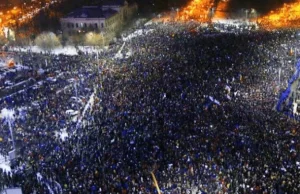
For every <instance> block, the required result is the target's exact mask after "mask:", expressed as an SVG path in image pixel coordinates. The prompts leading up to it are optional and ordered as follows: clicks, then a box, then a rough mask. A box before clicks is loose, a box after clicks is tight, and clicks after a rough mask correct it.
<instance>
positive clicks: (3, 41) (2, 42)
mask: <svg viewBox="0 0 300 194" xmlns="http://www.w3.org/2000/svg"><path fill="white" fill-rule="evenodd" d="M7 43H8V40H7V39H6V38H5V36H4V35H3V34H0V46H1V47H2V46H4V45H5V44H7Z"/></svg>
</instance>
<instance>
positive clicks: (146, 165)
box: [0, 22, 300, 194]
mask: <svg viewBox="0 0 300 194" xmlns="http://www.w3.org/2000/svg"><path fill="white" fill-rule="evenodd" d="M220 28H223V29H224V32H222V33H221V32H219V31H218V30H212V29H210V28H207V27H199V26H198V25H197V24H196V23H192V22H191V23H184V24H180V23H169V24H161V23H157V24H150V25H147V26H145V27H144V28H143V29H142V31H143V34H142V35H140V36H136V37H133V38H131V39H129V40H126V42H125V44H124V43H123V41H122V40H120V41H119V42H117V43H116V44H115V45H114V46H113V48H111V49H110V50H108V51H106V52H103V53H98V54H97V55H96V54H95V55H89V56H87V55H83V56H73V57H71V56H64V55H60V56H54V55H50V56H47V57H48V59H49V64H48V66H47V67H46V66H43V68H44V69H45V73H44V74H43V75H41V76H40V78H39V80H40V81H39V82H38V83H37V84H35V85H33V86H32V87H30V88H26V89H24V92H21V93H19V94H14V95H11V96H9V97H6V98H4V99H2V102H1V105H0V106H1V109H2V108H14V109H15V110H18V108H20V107H23V108H22V109H20V110H19V111H16V113H15V121H14V124H13V128H14V131H15V141H16V146H17V149H18V150H19V151H18V153H19V154H18V156H19V157H18V159H17V160H16V161H15V163H14V166H12V167H13V170H12V175H9V174H7V173H4V172H1V177H3V178H1V179H0V183H1V184H0V186H1V187H0V188H4V187H15V186H21V187H22V189H23V192H24V193H33V192H34V191H35V192H37V193H72V194H76V193H93V194H94V193H157V191H156V188H155V187H154V184H153V180H152V177H151V174H150V172H153V173H154V174H155V176H156V179H157V181H158V185H159V186H160V189H161V190H162V191H164V192H165V193H189V192H198V193H278V194H281V193H290V194H293V193H295V194H296V193H299V192H300V185H299V182H300V180H299V177H300V170H299V169H300V163H299V162H300V157H299V151H300V150H299V149H300V144H299V142H298V140H299V130H300V129H299V125H298V124H297V122H296V121H295V120H294V119H292V118H289V117H287V116H286V115H285V114H282V113H281V112H277V111H276V110H275V109H274V106H276V104H277V103H278V100H279V98H280V94H281V92H282V91H283V90H284V89H286V88H287V86H288V81H289V79H290V77H291V76H292V75H293V73H294V71H295V65H294V64H295V63H296V61H295V57H294V56H290V54H291V53H290V52H289V51H290V48H295V47H296V46H298V44H299V41H298V40H297V39H296V37H295V32H294V31H273V32H265V31H252V28H247V29H248V30H247V29H245V30H240V28H236V29H235V28H234V26H230V30H228V28H227V26H221V25H218V29H220ZM228 31H230V32H228ZM120 48H122V50H120V53H121V57H115V55H116V52H117V51H118V50H119V49H120ZM35 56H36V57H37V58H43V57H44V56H43V55H41V54H36V55H35ZM97 56H98V57H97ZM122 56H123V57H122ZM124 56H127V57H124ZM22 57H23V58H29V59H30V58H31V57H32V56H30V55H27V54H24V55H23V56H22ZM296 57H297V55H296ZM39 61H43V60H39ZM32 63H34V62H32ZM41 63H42V62H41ZM97 64H100V65H97ZM31 68H34V65H31ZM279 68H280V69H281V70H280V72H279ZM279 76H280V79H279ZM283 107H285V106H283ZM76 111H77V112H76ZM288 111H290V110H288ZM63 131H65V132H66V133H67V134H68V137H67V138H64V139H63V138H61V137H60V136H59V135H55V134H57V133H60V134H61V133H62V132H63ZM0 136H1V137H3V141H2V142H0V150H1V152H0V153H2V155H7V153H8V151H10V150H11V149H12V143H11V142H10V134H9V128H8V126H7V125H1V126H0ZM2 174H3V176H2Z"/></svg>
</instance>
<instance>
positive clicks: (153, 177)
mask: <svg viewBox="0 0 300 194" xmlns="http://www.w3.org/2000/svg"><path fill="white" fill-rule="evenodd" d="M150 173H151V176H152V179H153V182H154V186H155V187H156V190H157V193H158V194H161V192H160V189H159V186H158V183H157V180H156V178H155V175H154V174H153V172H150Z"/></svg>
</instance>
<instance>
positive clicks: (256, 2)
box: [0, 0, 295, 13]
mask: <svg viewBox="0 0 300 194" xmlns="http://www.w3.org/2000/svg"><path fill="white" fill-rule="evenodd" d="M24 1H28V0H0V3H6V2H24ZM41 1H43V0H41ZM74 1H76V0H74ZM95 1H96V0H95ZM135 1H136V2H137V3H139V4H140V6H141V7H144V8H146V9H147V8H150V7H149V5H153V4H154V5H155V6H156V9H167V7H168V6H169V7H170V6H174V7H175V6H176V7H179V6H180V5H181V4H185V3H186V2H188V1H191V0H135ZM216 1H219V0H216ZM294 1H295V0H230V5H231V6H230V7H231V8H232V10H238V9H241V8H255V9H257V10H258V11H259V12H261V13H264V12H268V11H270V10H272V9H275V8H277V7H281V6H282V5H283V3H288V2H294ZM151 7H152V6H151ZM157 11H158V10H157Z"/></svg>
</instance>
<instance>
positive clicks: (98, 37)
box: [84, 32, 104, 46]
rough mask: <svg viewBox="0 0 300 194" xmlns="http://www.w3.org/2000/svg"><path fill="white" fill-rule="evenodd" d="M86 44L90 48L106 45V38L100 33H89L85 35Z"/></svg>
mask: <svg viewBox="0 0 300 194" xmlns="http://www.w3.org/2000/svg"><path fill="white" fill-rule="evenodd" d="M84 43H85V45H88V46H100V45H104V37H103V35H102V34H100V33H94V32H89V33H86V35H85V40H84Z"/></svg>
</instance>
